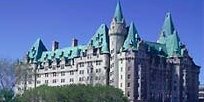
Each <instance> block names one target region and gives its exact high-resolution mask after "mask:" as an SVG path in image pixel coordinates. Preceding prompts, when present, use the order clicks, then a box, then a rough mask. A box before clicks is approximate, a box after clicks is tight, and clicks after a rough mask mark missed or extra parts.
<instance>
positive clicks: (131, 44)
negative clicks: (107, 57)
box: [123, 22, 140, 50]
mask: <svg viewBox="0 0 204 102" xmlns="http://www.w3.org/2000/svg"><path fill="white" fill-rule="evenodd" d="M139 40H140V37H139V35H138V32H137V30H136V28H135V25H134V23H133V22H131V24H130V27H129V31H128V35H127V38H126V39H125V42H124V44H123V50H127V49H134V50H136V48H137V42H138V41H139Z"/></svg>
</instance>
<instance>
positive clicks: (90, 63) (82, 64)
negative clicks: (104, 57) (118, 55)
mask: <svg viewBox="0 0 204 102" xmlns="http://www.w3.org/2000/svg"><path fill="white" fill-rule="evenodd" d="M101 63H102V61H96V65H101ZM87 64H88V66H90V65H92V62H87ZM84 65H85V63H84V62H81V63H79V64H78V66H79V67H84Z"/></svg>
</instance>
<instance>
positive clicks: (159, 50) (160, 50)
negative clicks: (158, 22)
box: [145, 41, 167, 56]
mask: <svg viewBox="0 0 204 102" xmlns="http://www.w3.org/2000/svg"><path fill="white" fill-rule="evenodd" d="M145 44H147V47H148V49H147V50H148V52H149V53H151V54H156V55H162V56H167V51H166V45H165V44H160V43H156V42H149V41H145Z"/></svg>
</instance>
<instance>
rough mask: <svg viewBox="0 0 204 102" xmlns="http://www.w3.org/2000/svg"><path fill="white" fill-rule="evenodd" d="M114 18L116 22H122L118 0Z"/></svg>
mask: <svg viewBox="0 0 204 102" xmlns="http://www.w3.org/2000/svg"><path fill="white" fill-rule="evenodd" d="M114 18H115V19H116V21H117V22H122V20H123V14H122V9H121V5H120V1H118V3H117V6H116V9H115V14H114Z"/></svg>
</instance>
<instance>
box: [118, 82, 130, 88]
mask: <svg viewBox="0 0 204 102" xmlns="http://www.w3.org/2000/svg"><path fill="white" fill-rule="evenodd" d="M120 87H121V88H122V87H123V83H120ZM127 87H130V83H127Z"/></svg>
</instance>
